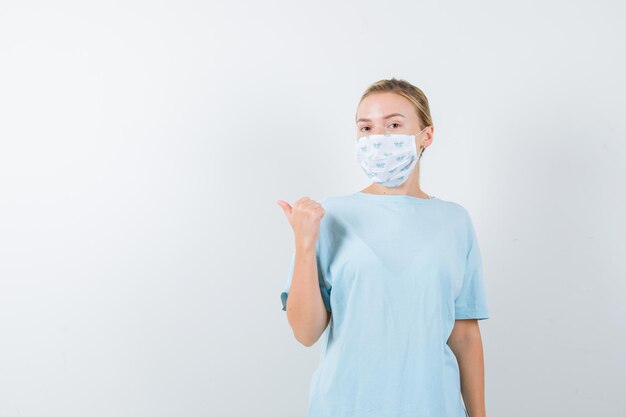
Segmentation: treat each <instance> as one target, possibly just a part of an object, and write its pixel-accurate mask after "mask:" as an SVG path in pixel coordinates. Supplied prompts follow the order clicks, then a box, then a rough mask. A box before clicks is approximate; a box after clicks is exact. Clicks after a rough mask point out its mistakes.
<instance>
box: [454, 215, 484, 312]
mask: <svg viewBox="0 0 626 417" xmlns="http://www.w3.org/2000/svg"><path fill="white" fill-rule="evenodd" d="M467 242H468V244H467V255H466V262H465V272H464V274H463V283H462V285H461V290H460V291H459V294H458V295H457V297H456V298H455V300H454V310H455V313H454V315H455V319H456V320H462V319H478V320H484V319H488V318H489V309H488V306H487V297H486V293H485V283H484V279H483V267H482V259H481V254H480V247H479V246H478V239H477V238H476V231H475V230H474V225H473V224H472V220H471V218H470V217H469V215H467Z"/></svg>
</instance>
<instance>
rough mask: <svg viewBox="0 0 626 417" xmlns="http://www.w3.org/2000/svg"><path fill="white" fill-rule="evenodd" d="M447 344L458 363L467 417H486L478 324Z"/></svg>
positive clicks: (483, 372) (482, 361) (481, 351)
mask: <svg viewBox="0 0 626 417" xmlns="http://www.w3.org/2000/svg"><path fill="white" fill-rule="evenodd" d="M468 324H469V323H468ZM448 344H449V345H450V348H451V349H452V350H453V352H454V354H455V356H456V358H457V361H458V363H459V372H460V374H461V394H462V395H463V402H464V403H465V407H466V408H467V412H468V413H469V417H486V411H485V370H484V358H483V344H482V338H481V335H480V330H479V328H478V324H477V323H472V326H471V327H470V330H469V331H466V332H465V333H464V334H463V335H462V336H461V337H458V338H456V339H453V340H451V341H450V342H449V343H448Z"/></svg>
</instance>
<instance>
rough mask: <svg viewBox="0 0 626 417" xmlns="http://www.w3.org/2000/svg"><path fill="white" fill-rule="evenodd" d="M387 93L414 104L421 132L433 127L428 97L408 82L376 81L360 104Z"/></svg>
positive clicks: (368, 88) (393, 79)
mask: <svg viewBox="0 0 626 417" xmlns="http://www.w3.org/2000/svg"><path fill="white" fill-rule="evenodd" d="M387 92H389V93H395V94H398V95H400V96H402V97H404V98H406V99H407V100H409V101H410V102H411V103H413V106H415V112H416V113H417V117H418V119H419V121H420V123H421V125H420V130H422V129H424V128H425V127H426V126H432V124H433V119H432V117H431V115H430V106H429V104H428V99H427V98H426V95H425V94H424V92H423V91H422V90H420V89H419V88H417V87H416V86H414V85H413V84H411V83H410V82H408V81H406V80H402V79H399V80H398V79H396V78H391V79H389V80H380V81H376V82H375V83H373V84H371V85H370V86H369V87H367V89H366V90H365V92H364V93H363V95H362V96H361V99H360V100H359V104H361V101H363V99H364V98H365V97H367V96H369V95H371V94H375V93H387ZM357 108H358V105H357ZM357 117H358V116H355V119H356V118H357ZM425 150H426V149H425V148H424V149H422V152H421V153H420V156H421V155H422V153H424V151H425Z"/></svg>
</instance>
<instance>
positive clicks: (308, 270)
mask: <svg viewBox="0 0 626 417" xmlns="http://www.w3.org/2000/svg"><path fill="white" fill-rule="evenodd" d="M286 311H287V320H288V321H289V325H290V326H291V329H292V330H293V334H294V336H295V338H296V340H298V341H299V342H300V343H302V344H303V345H304V346H307V347H309V346H312V345H313V344H315V342H316V341H317V340H318V339H319V338H320V336H321V335H322V333H324V330H325V329H326V326H327V325H328V322H329V321H330V316H331V313H330V312H329V311H327V310H326V307H325V305H324V300H323V299H322V295H321V293H320V287H319V282H318V272H317V261H316V254H315V246H314V245H301V244H298V243H296V253H295V262H294V267H293V278H292V280H291V287H290V290H289V297H288V298H287V304H286Z"/></svg>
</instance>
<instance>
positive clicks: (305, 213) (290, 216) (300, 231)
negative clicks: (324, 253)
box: [277, 197, 325, 248]
mask: <svg viewBox="0 0 626 417" xmlns="http://www.w3.org/2000/svg"><path fill="white" fill-rule="evenodd" d="M277 204H278V205H279V206H281V207H282V209H283V212H284V213H285V216H287V221H288V222H289V225H290V226H291V228H292V229H293V233H294V238H295V240H296V245H297V246H304V247H308V248H311V247H315V244H316V243H317V238H318V236H319V232H320V221H321V220H322V217H324V213H325V210H324V207H322V205H321V204H320V203H318V202H317V201H315V200H312V199H310V198H309V197H302V198H300V199H299V200H298V201H296V202H295V203H294V204H293V206H291V205H290V204H289V203H288V202H286V201H284V200H278V201H277Z"/></svg>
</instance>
